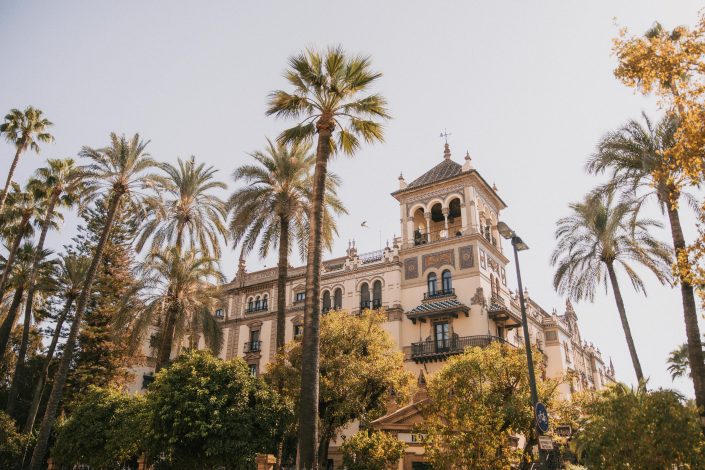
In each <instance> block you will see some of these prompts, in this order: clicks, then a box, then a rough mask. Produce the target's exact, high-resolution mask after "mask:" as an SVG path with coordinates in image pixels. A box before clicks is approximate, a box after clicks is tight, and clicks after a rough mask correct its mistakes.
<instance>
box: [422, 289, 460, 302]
mask: <svg viewBox="0 0 705 470" xmlns="http://www.w3.org/2000/svg"><path fill="white" fill-rule="evenodd" d="M451 295H455V288H450V289H439V290H435V291H433V292H424V294H423V299H424V300H431V299H440V298H441V297H449V296H451Z"/></svg>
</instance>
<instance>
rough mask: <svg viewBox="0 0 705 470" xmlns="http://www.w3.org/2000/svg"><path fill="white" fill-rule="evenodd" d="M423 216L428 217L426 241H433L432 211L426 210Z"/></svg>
mask: <svg viewBox="0 0 705 470" xmlns="http://www.w3.org/2000/svg"><path fill="white" fill-rule="evenodd" d="M423 216H424V218H425V219H426V241H427V242H428V243H431V213H430V212H424V213H423Z"/></svg>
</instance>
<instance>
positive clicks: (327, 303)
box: [322, 290, 330, 313]
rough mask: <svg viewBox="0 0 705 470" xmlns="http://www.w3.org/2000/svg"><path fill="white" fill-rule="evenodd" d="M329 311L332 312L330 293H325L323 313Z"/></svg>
mask: <svg viewBox="0 0 705 470" xmlns="http://www.w3.org/2000/svg"><path fill="white" fill-rule="evenodd" d="M328 310H330V291H328V290H327V291H325V292H324V293H323V309H322V312H323V313H326V312H327V311H328Z"/></svg>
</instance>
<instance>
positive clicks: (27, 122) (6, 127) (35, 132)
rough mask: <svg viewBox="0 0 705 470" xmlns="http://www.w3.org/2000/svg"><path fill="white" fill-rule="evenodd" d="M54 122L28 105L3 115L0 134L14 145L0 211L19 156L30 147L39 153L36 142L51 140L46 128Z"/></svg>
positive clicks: (40, 111) (0, 196) (3, 205)
mask: <svg viewBox="0 0 705 470" xmlns="http://www.w3.org/2000/svg"><path fill="white" fill-rule="evenodd" d="M53 125H54V124H53V123H52V122H51V121H49V120H48V119H46V118H45V117H44V115H43V112H42V110H40V109H37V108H34V107H32V106H28V107H27V108H25V110H24V111H20V110H19V109H16V108H13V109H11V110H10V112H9V113H8V114H7V115H6V116H5V122H3V123H2V124H0V134H4V135H5V140H7V141H8V142H10V143H11V144H13V145H14V146H15V158H14V159H13V160H12V165H10V171H8V173H7V182H6V183H5V189H4V190H3V192H2V195H0V211H2V209H3V207H5V199H6V198H7V193H8V191H9V189H10V183H11V182H12V176H13V175H14V174H15V169H16V168H17V162H19V160H20V156H21V155H22V154H23V153H24V152H25V151H26V150H27V149H32V150H34V151H35V152H36V153H39V144H38V142H52V141H53V140H54V137H53V136H52V135H51V134H49V132H47V130H48V128H49V127H51V126H53Z"/></svg>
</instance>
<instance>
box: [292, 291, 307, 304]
mask: <svg viewBox="0 0 705 470" xmlns="http://www.w3.org/2000/svg"><path fill="white" fill-rule="evenodd" d="M305 299H306V292H297V293H296V297H294V302H303V301H304V300H305Z"/></svg>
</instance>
